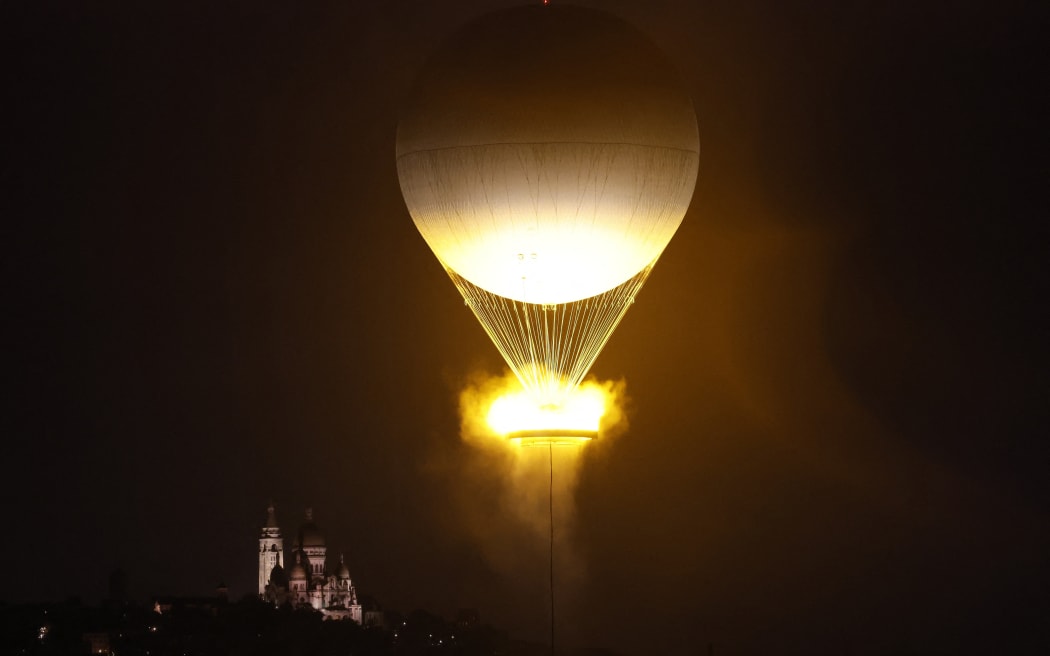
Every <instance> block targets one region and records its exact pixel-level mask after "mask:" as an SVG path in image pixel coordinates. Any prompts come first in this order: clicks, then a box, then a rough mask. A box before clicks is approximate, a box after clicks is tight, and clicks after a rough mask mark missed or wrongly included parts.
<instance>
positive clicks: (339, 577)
mask: <svg viewBox="0 0 1050 656" xmlns="http://www.w3.org/2000/svg"><path fill="white" fill-rule="evenodd" d="M327 552H328V548H327V546H326V545H325V540H324V535H323V534H322V533H321V530H320V529H318V528H317V524H315V523H314V519H313V511H312V510H311V509H309V508H307V509H306V519H305V520H304V522H303V525H302V526H300V527H299V532H298V534H297V535H296V538H295V541H294V542H293V543H292V551H291V556H290V558H289V560H290V561H291V563H292V564H291V568H290V569H287V570H286V569H285V568H286V567H288V560H285V557H284V538H282V537H281V529H280V527H279V526H278V525H277V515H276V513H275V511H274V508H273V504H272V503H271V504H270V507H269V508H267V517H266V525H265V526H263V528H262V533H261V535H260V536H259V597H260V598H261V599H264V600H265V601H268V602H270V603H273V604H275V605H278V606H283V605H285V604H290V605H292V606H296V607H306V606H309V607H311V608H314V609H316V610H319V611H321V612H322V613H324V615H325V619H351V620H354V621H355V622H357V623H358V624H360V623H361V605H360V604H359V603H357V591H356V590H355V589H354V584H353V582H351V580H350V570H349V569H348V568H347V566H346V563H344V562H343V556H342V554H340V556H339V566H338V568H337V569H336V571H335V572H334V573H330V572H329V571H328V570H327V569H326V567H325V559H326V557H327Z"/></svg>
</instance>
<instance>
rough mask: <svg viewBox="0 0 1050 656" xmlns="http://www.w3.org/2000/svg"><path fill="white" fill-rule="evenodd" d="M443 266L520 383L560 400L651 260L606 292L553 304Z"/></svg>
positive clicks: (542, 400) (542, 398) (541, 396)
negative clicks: (490, 286)
mask: <svg viewBox="0 0 1050 656" xmlns="http://www.w3.org/2000/svg"><path fill="white" fill-rule="evenodd" d="M445 270H446V271H447V272H448V275H449V277H451V278H452V281H453V282H454V283H455V284H456V287H457V288H458V289H459V291H460V293H461V294H462V295H463V300H464V302H465V303H466V305H467V306H468V307H469V308H470V309H471V310H472V311H473V312H474V315H475V316H476V317H477V318H478V321H480V322H481V325H482V326H484V328H485V332H487V333H488V335H489V337H490V338H491V339H492V342H493V343H494V344H495V345H496V348H498V349H499V352H500V353H501V354H502V355H503V359H504V360H506V361H507V364H508V365H509V366H510V368H511V370H512V371H513V372H514V374H515V375H516V376H517V377H518V380H520V381H521V384H522V386H523V387H524V388H525V389H526V391H528V392H529V394H530V395H531V396H532V397H533V398H534V399H535V401H536V403H537V404H538V405H540V406H545V405H560V404H561V403H562V401H564V399H565V397H566V395H567V394H569V393H570V392H572V391H573V390H574V389H576V387H577V386H578V385H579V384H580V383H581V382H582V381H583V378H584V376H586V375H587V372H588V371H590V368H591V365H593V364H594V361H595V360H596V359H597V358H598V354H599V353H601V351H602V348H604V347H605V344H606V342H608V341H609V337H610V336H611V335H612V333H613V331H614V330H615V329H616V326H617V325H618V324H619V323H620V320H621V319H623V316H624V314H625V313H626V312H627V309H628V308H630V307H631V304H632V303H634V298H635V295H636V294H637V293H638V291H639V290H640V289H641V288H642V285H643V284H645V280H646V278H648V277H649V272H650V271H652V264H650V265H649V266H647V267H645V268H644V269H642V271H640V272H639V273H638V274H636V275H635V276H634V277H632V278H630V279H629V280H627V281H626V282H624V283H623V284H621V285H618V286H617V287H614V288H613V289H610V290H609V291H607V292H604V293H602V294H598V295H597V296H591V297H590V298H585V299H582V300H579V301H573V302H569V303H557V304H539V303H527V302H522V301H516V300H513V299H509V298H506V297H503V296H497V295H496V294H493V293H491V292H488V291H486V290H484V289H482V288H481V287H478V286H477V285H475V284H473V283H471V282H470V281H469V280H467V279H466V278H464V277H462V276H460V275H459V274H457V273H456V272H455V271H453V270H452V269H449V268H447V267H446V269H445Z"/></svg>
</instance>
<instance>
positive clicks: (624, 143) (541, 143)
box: [397, 141, 700, 159]
mask: <svg viewBox="0 0 1050 656" xmlns="http://www.w3.org/2000/svg"><path fill="white" fill-rule="evenodd" d="M555 144H564V145H582V146H636V147H638V148H656V149H659V150H670V151H673V152H676V153H690V154H692V155H699V154H700V150H699V149H697V150H689V149H688V148H672V147H671V146H653V145H651V144H640V143H631V142H629V141H494V142H492V143H483V144H472V145H470V146H442V147H441V148H420V149H419V150H412V151H409V152H407V153H402V154H400V155H398V156H397V159H401V158H402V157H407V156H409V155H415V154H418V153H436V152H439V151H442V150H465V149H467V148H479V147H484V146H553V145H555Z"/></svg>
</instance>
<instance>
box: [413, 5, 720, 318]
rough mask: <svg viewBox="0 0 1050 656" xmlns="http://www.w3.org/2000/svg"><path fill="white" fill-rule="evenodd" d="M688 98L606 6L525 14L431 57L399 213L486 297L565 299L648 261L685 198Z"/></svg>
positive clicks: (692, 121)
mask: <svg viewBox="0 0 1050 656" xmlns="http://www.w3.org/2000/svg"><path fill="white" fill-rule="evenodd" d="M698 159H699V144H698V140H697V130H696V117H695V113H694V111H693V107H692V103H691V101H690V100H689V97H688V95H687V94H686V93H685V92H684V91H683V90H682V89H681V87H680V84H679V83H678V80H677V79H676V78H675V77H674V75H673V73H672V71H671V67H670V66H669V64H668V63H667V61H666V60H665V59H664V57H663V56H662V54H661V53H660V52H659V51H658V50H657V49H656V47H655V46H653V45H652V43H651V42H649V40H648V39H646V38H645V37H644V36H643V35H641V34H640V33H639V32H637V31H636V30H634V29H633V28H631V27H630V26H628V25H626V24H625V23H623V22H621V21H619V20H617V19H615V18H613V17H611V16H609V15H608V14H605V13H603V12H598V11H593V10H586V9H582V8H578V7H570V6H564V7H563V6H559V7H551V6H538V5H537V6H526V7H518V8H515V9H511V10H506V11H501V12H496V13H494V14H490V15H488V16H485V17H483V18H481V19H480V20H478V21H476V22H475V23H473V24H471V25H468V26H467V27H466V28H464V29H463V30H461V31H460V32H459V33H458V34H457V35H456V36H455V37H454V38H453V39H451V40H450V41H449V42H448V43H446V44H445V46H444V47H443V48H442V49H441V50H440V51H439V52H438V53H437V54H436V55H435V57H434V58H432V59H431V61H430V62H429V64H428V65H427V67H426V68H425V69H424V72H423V74H422V75H421V76H420V78H419V80H418V82H417V85H416V87H415V90H414V92H413V94H412V98H411V100H410V102H409V107H408V110H407V111H406V113H405V115H404V116H403V118H402V121H401V123H400V125H399V128H398V142H397V166H398V176H399V178H400V182H401V190H402V193H403V195H404V197H405V202H406V204H407V206H408V209H409V212H410V214H411V215H412V218H413V220H414V222H415V224H416V227H417V228H418V229H419V231H420V233H421V234H422V236H423V238H424V239H425V240H426V242H427V244H428V245H429V246H430V248H431V249H432V250H433V251H434V253H435V255H436V256H437V257H438V259H439V260H440V261H441V262H442V263H443V264H444V266H445V267H446V268H447V269H449V270H450V271H452V272H455V273H456V274H458V275H459V276H461V277H462V278H464V279H466V280H467V281H469V282H470V283H472V284H473V285H476V286H477V287H480V288H482V289H484V290H486V291H488V292H490V293H492V294H494V295H497V296H501V297H505V298H509V299H513V300H516V301H520V302H524V303H533V304H541V305H549V304H562V303H569V302H573V301H579V300H581V299H585V298H588V297H593V296H596V295H598V294H601V293H603V292H606V291H608V290H611V289H613V288H615V287H617V286H619V285H622V284H623V283H625V282H626V281H628V280H630V279H632V278H633V277H635V276H637V275H638V274H639V273H640V272H642V271H643V270H645V269H646V268H647V267H650V266H651V265H652V264H653V263H655V261H656V259H657V258H658V257H659V256H660V254H661V252H662V251H663V250H664V248H665V247H666V245H667V243H668V242H669V241H670V240H671V238H672V237H673V236H674V233H675V231H676V230H677V229H678V226H679V225H680V223H681V221H682V218H683V216H684V215H685V211H686V209H687V207H688V205H689V200H690V198H691V196H692V192H693V187H694V185H695V181H696V174H697V165H698Z"/></svg>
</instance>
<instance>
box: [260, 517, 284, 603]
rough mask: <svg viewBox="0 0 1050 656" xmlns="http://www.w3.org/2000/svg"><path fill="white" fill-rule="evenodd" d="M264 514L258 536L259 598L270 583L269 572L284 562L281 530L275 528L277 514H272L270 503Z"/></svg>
mask: <svg viewBox="0 0 1050 656" xmlns="http://www.w3.org/2000/svg"><path fill="white" fill-rule="evenodd" d="M266 513H267V514H266V525H265V526H263V528H262V533H261V534H260V535H259V595H260V596H262V595H263V594H264V593H265V592H266V585H267V584H268V583H269V582H270V571H271V570H273V568H274V566H276V565H277V564H278V563H283V562H284V540H283V539H282V538H281V529H280V527H278V526H277V514H276V513H275V512H274V508H273V502H272V501H271V502H270V505H269V507H268V508H267V509H266Z"/></svg>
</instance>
